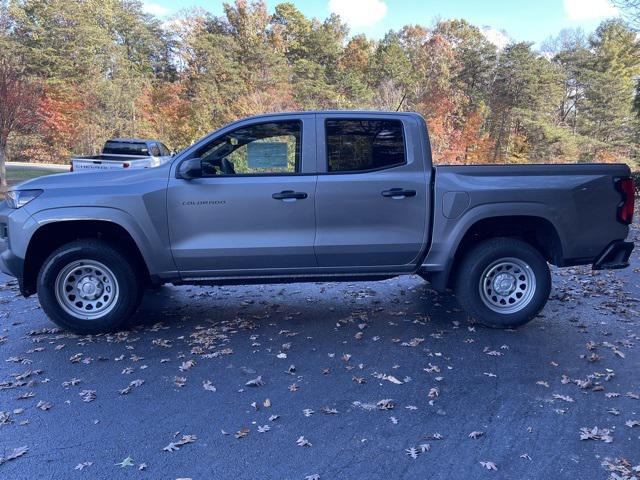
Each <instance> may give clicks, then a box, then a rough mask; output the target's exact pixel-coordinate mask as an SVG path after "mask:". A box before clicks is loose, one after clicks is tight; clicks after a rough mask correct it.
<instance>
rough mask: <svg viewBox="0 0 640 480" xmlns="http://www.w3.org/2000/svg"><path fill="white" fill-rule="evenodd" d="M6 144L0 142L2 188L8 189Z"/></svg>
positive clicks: (0, 182)
mask: <svg viewBox="0 0 640 480" xmlns="http://www.w3.org/2000/svg"><path fill="white" fill-rule="evenodd" d="M6 158H7V155H6V145H4V144H3V143H2V142H0V190H6V189H7V165H6V163H5V160H6Z"/></svg>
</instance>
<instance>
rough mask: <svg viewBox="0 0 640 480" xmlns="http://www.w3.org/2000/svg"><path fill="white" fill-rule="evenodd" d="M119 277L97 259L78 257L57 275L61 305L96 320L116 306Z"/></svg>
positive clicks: (70, 311)
mask: <svg viewBox="0 0 640 480" xmlns="http://www.w3.org/2000/svg"><path fill="white" fill-rule="evenodd" d="M118 291H119V288H118V280H117V279H116V276H115V275H114V274H113V272H112V271H111V270H110V269H109V268H108V267H107V266H106V265H104V264H102V263H100V262H98V261H96V260H76V261H73V262H71V263H70V264H68V265H67V266H66V267H64V268H63V269H62V270H60V273H58V276H57V277H56V282H55V292H56V299H57V301H58V305H60V306H61V307H62V309H63V310H64V311H65V312H67V313H68V314H69V315H72V316H74V317H76V318H81V319H84V320H95V319H98V318H102V317H104V316H105V315H107V314H108V313H109V312H110V311H111V310H113V309H114V308H115V306H116V304H117V301H118Z"/></svg>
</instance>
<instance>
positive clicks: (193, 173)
mask: <svg viewBox="0 0 640 480" xmlns="http://www.w3.org/2000/svg"><path fill="white" fill-rule="evenodd" d="M176 176H177V177H178V178H182V179H184V180H193V179H194V178H201V177H202V159H201V158H190V159H189V160H185V161H184V162H182V163H181V164H180V165H179V166H178V173H177V175H176Z"/></svg>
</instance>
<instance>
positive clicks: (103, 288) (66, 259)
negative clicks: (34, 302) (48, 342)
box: [38, 240, 142, 334]
mask: <svg viewBox="0 0 640 480" xmlns="http://www.w3.org/2000/svg"><path fill="white" fill-rule="evenodd" d="M141 285H142V282H141V281H139V279H138V275H137V273H136V270H135V269H134V268H133V267H132V264H131V262H130V261H129V259H128V258H127V257H126V256H125V255H123V254H122V253H121V252H120V251H119V250H117V249H116V248H114V247H112V246H111V245H110V244H108V243H106V242H103V241H99V240H77V241H74V242H71V243H68V244H66V245H63V246H62V247H60V248H58V249H57V250H55V251H54V252H53V253H52V254H51V255H49V257H48V258H47V259H46V260H45V261H44V263H43V264H42V268H41V269H40V273H39V275H38V299H39V300H40V304H41V305H42V308H43V310H44V311H45V313H46V314H47V315H48V316H49V318H50V319H51V320H53V322H54V323H56V324H57V325H59V326H60V327H62V328H64V329H66V330H71V331H73V332H75V333H79V334H94V333H103V332H109V331H113V330H116V329H118V328H119V327H121V326H122V325H124V323H125V322H126V321H127V320H128V319H129V318H130V317H131V315H133V313H134V312H135V311H136V309H137V308H138V305H139V304H140V300H141V297H142V287H141Z"/></svg>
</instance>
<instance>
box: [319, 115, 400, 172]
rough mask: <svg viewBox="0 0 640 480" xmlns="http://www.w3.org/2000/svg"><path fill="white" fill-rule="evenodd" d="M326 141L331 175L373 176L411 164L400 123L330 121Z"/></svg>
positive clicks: (327, 125) (327, 126) (386, 120)
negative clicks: (408, 160)
mask: <svg viewBox="0 0 640 480" xmlns="http://www.w3.org/2000/svg"><path fill="white" fill-rule="evenodd" d="M325 138H326V140H325V141H326V152H327V172H329V173H358V172H369V171H375V170H382V169H387V168H393V167H396V166H400V165H404V164H405V163H406V161H407V159H406V148H405V138H404V129H403V126H402V121H400V120H389V119H366V118H362V119H327V120H325Z"/></svg>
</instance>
